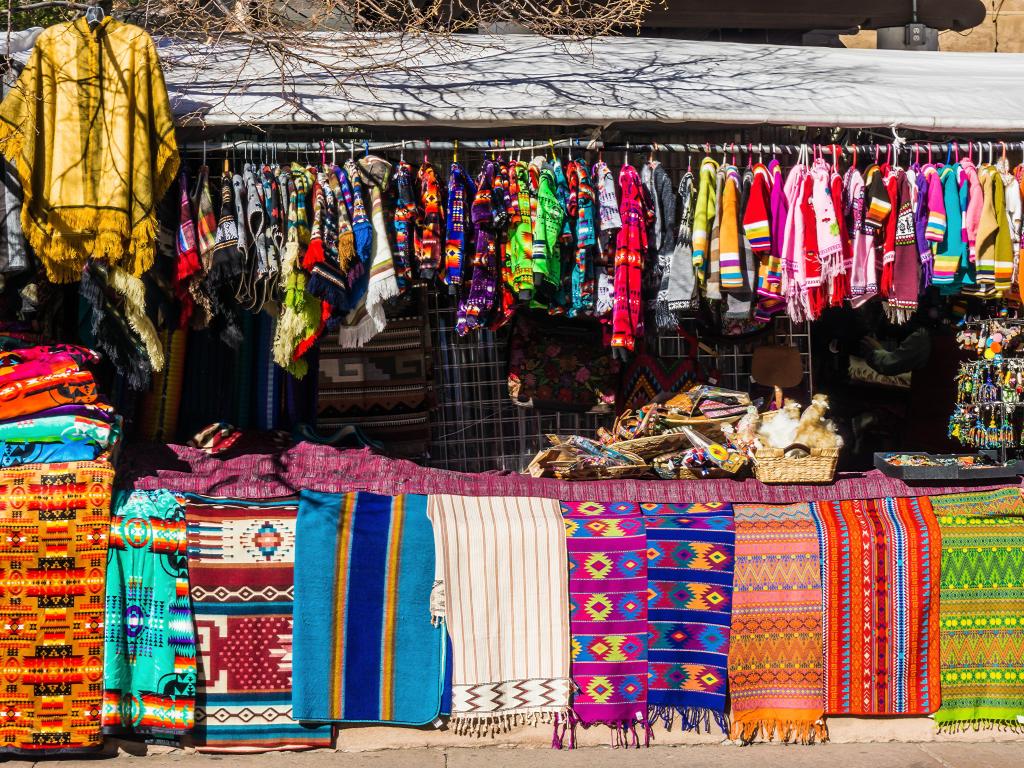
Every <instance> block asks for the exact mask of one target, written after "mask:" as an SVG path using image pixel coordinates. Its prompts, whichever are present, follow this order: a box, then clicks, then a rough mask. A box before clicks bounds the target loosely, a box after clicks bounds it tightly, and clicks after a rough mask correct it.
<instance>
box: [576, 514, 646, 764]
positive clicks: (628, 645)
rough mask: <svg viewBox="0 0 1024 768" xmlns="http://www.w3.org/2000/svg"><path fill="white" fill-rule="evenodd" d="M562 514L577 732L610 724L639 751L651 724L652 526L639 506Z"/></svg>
mask: <svg viewBox="0 0 1024 768" xmlns="http://www.w3.org/2000/svg"><path fill="white" fill-rule="evenodd" d="M562 515H563V516H564V519H565V532H566V543H567V545H568V552H569V622H570V623H569V627H570V631H571V632H572V682H573V690H574V694H573V701H572V716H571V718H570V721H569V725H570V726H573V725H575V723H577V722H578V723H580V724H582V725H583V726H584V727H586V726H590V725H594V724H597V723H600V724H603V725H608V726H610V727H611V728H613V729H614V730H615V732H616V734H617V739H616V740H617V742H618V743H628V742H627V741H626V740H627V738H631V739H632V740H633V743H635V744H639V736H638V734H637V724H638V723H639V724H643V725H646V722H647V554H646V552H647V538H646V536H645V535H644V519H643V517H641V516H640V514H639V512H638V510H637V508H636V505H635V504H629V503H614V502H613V503H597V502H585V501H584V502H569V503H563V504H562ZM559 735H560V734H559ZM574 745H575V738H573V737H572V736H570V743H569V746H574Z"/></svg>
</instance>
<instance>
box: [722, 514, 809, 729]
mask: <svg viewBox="0 0 1024 768" xmlns="http://www.w3.org/2000/svg"><path fill="white" fill-rule="evenodd" d="M735 517H736V570H735V573H734V578H733V599H732V635H731V637H730V648H729V695H730V698H731V699H732V737H733V738H734V739H742V740H744V741H751V740H753V739H754V738H756V737H757V736H758V734H760V735H761V737H762V738H764V739H773V738H775V737H778V738H779V739H781V740H783V741H797V742H801V743H810V742H812V741H814V739H815V738H820V739H825V738H827V735H828V732H827V730H826V728H825V724H824V722H823V721H822V716H823V714H824V700H823V695H822V690H823V689H822V682H823V681H822V669H821V665H822V629H821V624H822V622H821V556H820V554H819V547H818V534H817V530H816V526H815V524H814V519H813V518H812V516H811V510H810V507H809V505H807V504H793V505H790V506H785V507H766V506H755V505H746V504H744V505H736V507H735Z"/></svg>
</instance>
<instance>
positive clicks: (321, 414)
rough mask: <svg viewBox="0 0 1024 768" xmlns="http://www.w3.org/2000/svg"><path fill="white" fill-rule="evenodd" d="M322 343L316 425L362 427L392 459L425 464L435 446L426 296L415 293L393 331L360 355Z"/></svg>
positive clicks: (390, 321) (322, 427)
mask: <svg viewBox="0 0 1024 768" xmlns="http://www.w3.org/2000/svg"><path fill="white" fill-rule="evenodd" d="M330 336H332V338H327V337H326V336H325V337H324V338H323V339H321V340H320V343H319V349H320V364H319V373H318V376H319V382H318V388H317V395H316V410H317V414H316V425H317V428H318V429H319V430H320V431H321V432H322V433H325V434H330V433H332V432H336V431H337V430H339V429H341V428H342V427H344V426H345V425H348V424H352V425H355V426H358V427H359V428H360V429H361V430H362V431H363V432H364V433H365V434H366V435H367V436H368V437H370V439H372V440H374V441H376V442H378V443H380V444H381V445H382V446H384V448H385V449H386V451H387V453H388V455H391V456H402V457H406V458H420V457H423V456H425V455H426V452H427V449H428V447H429V445H430V418H429V416H430V408H431V405H432V387H433V371H432V357H431V350H430V322H429V320H428V318H427V314H426V292H425V291H423V290H414V291H413V292H412V294H411V295H410V297H409V301H408V302H406V303H403V304H402V311H400V312H398V313H397V314H396V316H393V317H391V318H389V319H388V324H387V327H385V328H384V330H383V331H381V332H380V333H378V334H377V335H376V336H374V337H373V338H372V339H370V341H368V342H367V343H366V344H364V345H363V346H361V347H359V348H358V349H344V348H343V347H342V346H341V344H339V343H338V341H337V340H336V339H335V338H333V334H331V335H330Z"/></svg>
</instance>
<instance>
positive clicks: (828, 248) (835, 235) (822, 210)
mask: <svg viewBox="0 0 1024 768" xmlns="http://www.w3.org/2000/svg"><path fill="white" fill-rule="evenodd" d="M811 185H812V191H811V207H812V208H813V211H814V223H815V237H816V242H817V245H818V263H819V270H820V273H821V275H820V279H821V284H820V288H819V290H817V291H816V292H815V293H814V294H812V295H813V296H815V297H816V301H817V300H819V299H820V301H821V304H820V306H818V307H817V313H816V315H815V316H818V315H820V314H821V312H822V311H823V310H824V308H825V306H827V305H829V304H832V303H833V302H832V300H831V296H830V294H831V291H832V287H833V285H834V284H835V282H836V281H837V279H838V277H839V275H841V274H842V273H843V240H842V232H841V230H840V227H839V220H840V218H841V217H840V215H839V214H838V213H837V211H836V209H835V206H834V204H833V200H832V168H831V167H830V166H829V165H828V163H826V162H825V161H824V160H822V159H821V158H819V159H818V160H816V161H815V162H814V165H813V166H812V167H811ZM840 301H841V300H840Z"/></svg>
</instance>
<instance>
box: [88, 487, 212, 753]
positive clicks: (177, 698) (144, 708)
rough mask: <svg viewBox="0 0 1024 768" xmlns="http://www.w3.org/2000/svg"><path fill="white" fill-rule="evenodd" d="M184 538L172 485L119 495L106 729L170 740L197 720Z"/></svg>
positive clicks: (110, 558)
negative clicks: (171, 490)
mask: <svg viewBox="0 0 1024 768" xmlns="http://www.w3.org/2000/svg"><path fill="white" fill-rule="evenodd" d="M187 538H188V537H187V533H186V523H185V509H184V507H182V506H181V505H180V504H179V503H178V500H177V499H176V498H175V497H174V495H173V494H172V493H171V492H170V491H167V490H158V491H132V492H130V493H129V492H125V491H121V492H119V493H118V495H117V497H116V499H115V501H114V506H113V512H112V516H111V521H110V542H109V546H110V549H109V551H108V554H107V579H106V619H105V624H104V627H105V629H104V632H105V640H106V642H105V647H104V655H103V730H104V732H105V733H110V734H114V735H121V734H126V733H127V734H135V735H138V736H146V737H150V738H167V737H169V736H170V737H174V736H179V735H181V734H184V733H187V732H189V731H191V730H192V726H193V725H194V723H195V705H196V675H197V668H196V632H195V625H194V623H193V617H192V605H191V601H190V600H189V596H188V591H189V582H188V559H187V557H186V550H187Z"/></svg>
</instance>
